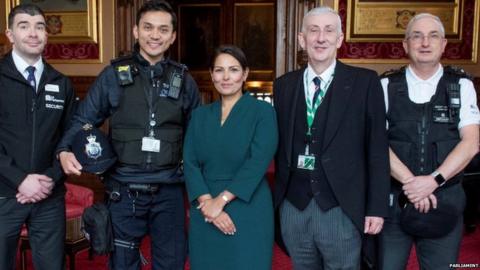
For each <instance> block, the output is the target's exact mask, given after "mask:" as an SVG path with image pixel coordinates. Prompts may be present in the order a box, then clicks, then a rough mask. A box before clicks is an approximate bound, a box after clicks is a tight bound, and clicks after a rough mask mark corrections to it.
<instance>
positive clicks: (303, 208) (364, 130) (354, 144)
mask: <svg viewBox="0 0 480 270" xmlns="http://www.w3.org/2000/svg"><path fill="white" fill-rule="evenodd" d="M342 41H343V33H342V30H341V21H340V17H339V15H338V13H337V12H335V11H334V10H332V9H331V8H328V7H320V8H315V9H313V10H311V11H310V12H308V13H307V14H306V15H305V17H304V20H303V25H302V32H301V33H300V34H299V44H300V46H301V47H302V48H303V49H304V50H306V51H307V55H308V67H306V68H303V69H301V70H297V71H294V72H290V73H287V74H285V75H284V76H282V77H280V78H279V79H277V80H276V81H275V84H274V104H275V108H276V111H277V116H278V126H279V132H280V141H279V148H278V152H277V156H276V170H277V173H276V182H275V192H274V199H275V207H276V208H277V210H279V214H280V226H281V234H282V238H283V240H284V242H285V244H286V247H287V250H288V252H289V253H290V255H291V257H292V260H293V265H294V268H295V269H296V270H298V269H305V270H307V269H324V268H325V269H359V267H360V250H361V246H362V238H363V236H364V234H378V233H379V232H380V231H381V229H382V225H383V217H385V216H386V214H387V199H388V190H389V165H388V144H387V137H386V130H385V108H384V101H383V93H382V88H381V85H380V82H379V80H378V77H377V74H376V73H375V72H374V71H371V70H367V69H362V68H356V67H352V66H347V65H345V64H343V63H341V62H340V61H337V60H336V59H335V58H336V51H337V49H338V48H340V46H341V44H342Z"/></svg>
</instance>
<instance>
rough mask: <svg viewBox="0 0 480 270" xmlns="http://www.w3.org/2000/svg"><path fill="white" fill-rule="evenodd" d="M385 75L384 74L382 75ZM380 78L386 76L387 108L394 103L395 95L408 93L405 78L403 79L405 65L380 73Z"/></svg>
mask: <svg viewBox="0 0 480 270" xmlns="http://www.w3.org/2000/svg"><path fill="white" fill-rule="evenodd" d="M384 75H385V76H384ZM381 77H382V78H388V89H387V93H388V104H389V106H388V107H389V110H390V108H391V105H392V104H395V103H394V102H395V101H394V100H395V97H396V96H397V95H398V96H401V95H408V86H407V80H406V79H405V67H401V68H399V69H395V70H390V71H387V72H385V73H383V74H382V75H381Z"/></svg>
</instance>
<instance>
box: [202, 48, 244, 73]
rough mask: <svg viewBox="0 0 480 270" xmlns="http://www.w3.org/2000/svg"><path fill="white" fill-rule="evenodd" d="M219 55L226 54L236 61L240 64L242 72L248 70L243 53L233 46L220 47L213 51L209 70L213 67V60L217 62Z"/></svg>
mask: <svg viewBox="0 0 480 270" xmlns="http://www.w3.org/2000/svg"><path fill="white" fill-rule="evenodd" d="M220 54H228V55H230V56H232V57H233V58H235V59H237V61H238V62H239V63H240V66H241V67H242V69H243V70H246V69H247V68H248V62H247V57H246V56H245V53H243V51H242V49H240V48H239V47H237V46H235V45H222V46H220V47H218V48H217V49H215V53H214V54H213V57H212V59H211V63H210V70H213V67H214V65H215V60H217V57H218V56H219V55H220Z"/></svg>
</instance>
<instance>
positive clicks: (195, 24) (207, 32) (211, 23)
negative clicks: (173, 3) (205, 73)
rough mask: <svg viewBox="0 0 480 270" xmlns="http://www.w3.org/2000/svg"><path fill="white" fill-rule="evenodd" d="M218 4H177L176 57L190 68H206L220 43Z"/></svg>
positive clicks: (219, 12)
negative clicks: (177, 44)
mask: <svg viewBox="0 0 480 270" xmlns="http://www.w3.org/2000/svg"><path fill="white" fill-rule="evenodd" d="M220 15H221V6H220V4H185V5H179V12H178V21H179V25H178V28H179V32H178V35H179V36H178V37H177V38H178V43H179V46H178V59H179V60H180V62H181V63H183V64H185V65H187V67H188V68H189V69H191V70H206V69H208V67H209V65H210V61H211V58H212V56H213V53H214V50H215V48H216V47H218V46H219V45H220V38H221V37H220V33H221V32H222V31H221V24H220Z"/></svg>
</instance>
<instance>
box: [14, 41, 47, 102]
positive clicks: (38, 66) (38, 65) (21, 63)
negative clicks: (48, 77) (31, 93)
mask: <svg viewBox="0 0 480 270" xmlns="http://www.w3.org/2000/svg"><path fill="white" fill-rule="evenodd" d="M12 58H13V63H14V64H15V67H16V68H17V70H18V71H19V72H20V73H21V74H22V75H23V77H24V78H25V80H27V81H28V71H27V68H28V67H29V66H30V64H28V63H27V62H26V61H25V60H24V59H23V58H22V57H20V55H18V54H17V53H16V52H15V50H12ZM33 66H34V67H35V72H34V75H35V81H36V89H35V91H37V92H38V85H39V84H40V78H41V77H42V72H43V69H44V64H43V61H42V58H41V57H40V58H39V59H38V61H37V62H35V64H33Z"/></svg>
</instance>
